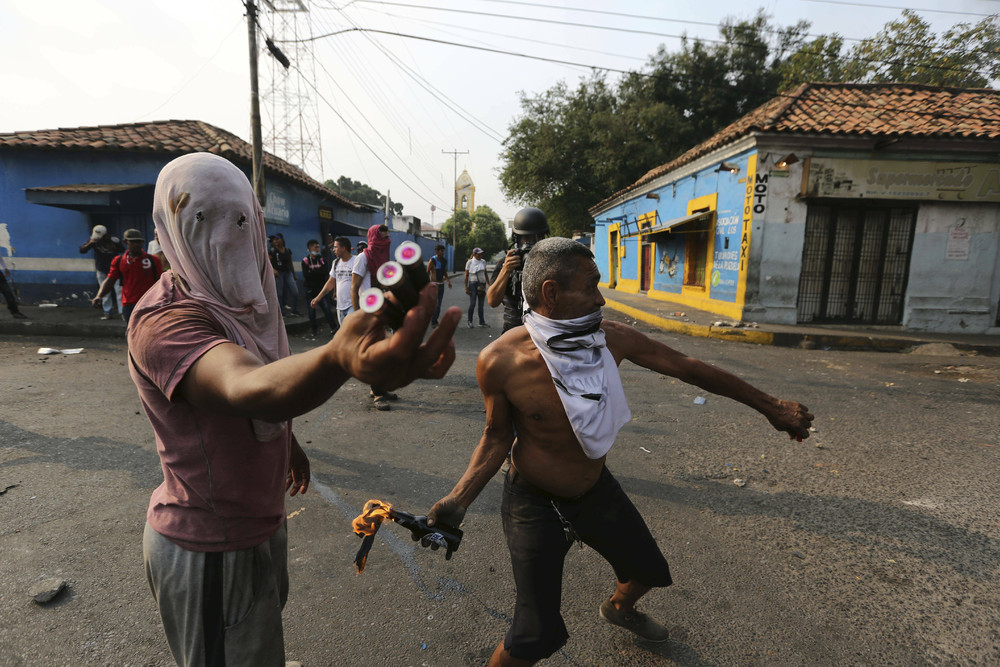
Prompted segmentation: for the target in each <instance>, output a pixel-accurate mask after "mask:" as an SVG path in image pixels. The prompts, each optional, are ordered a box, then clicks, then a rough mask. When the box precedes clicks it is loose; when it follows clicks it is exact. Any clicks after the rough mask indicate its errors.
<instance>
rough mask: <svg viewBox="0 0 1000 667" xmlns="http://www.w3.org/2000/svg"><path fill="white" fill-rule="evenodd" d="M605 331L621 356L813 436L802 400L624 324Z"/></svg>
mask: <svg viewBox="0 0 1000 667" xmlns="http://www.w3.org/2000/svg"><path fill="white" fill-rule="evenodd" d="M604 330H605V331H606V332H607V333H608V334H609V336H608V341H609V346H611V345H613V347H612V348H611V349H612V351H613V352H615V353H616V354H615V356H616V357H618V358H619V359H620V358H625V359H628V360H629V361H631V362H632V363H634V364H638V365H639V366H642V367H643V368H648V369H650V370H653V371H656V372H657V373H662V374H663V375H669V376H671V377H675V378H677V379H678V380H682V381H683V382H687V383H688V384H693V385H695V386H696V387H701V388H702V389H704V390H705V391H710V392H712V393H713V394H718V395H719V396H725V397H727V398H731V399H733V400H734V401H739V402H740V403H743V404H744V405H748V406H750V407H751V408H753V409H754V410H756V411H757V412H759V413H761V414H762V415H764V417H766V418H767V420H768V421H769V422H771V425H772V426H774V428H776V429H778V430H779V431H784V432H785V433H787V434H788V436H789V437H790V438H798V439H799V440H802V439H804V438H808V437H809V425H810V424H812V420H813V415H812V414H811V413H810V412H809V408H807V407H806V406H804V405H802V404H801V403H798V402H797V401H786V400H782V399H778V398H775V397H774V396H771V395H770V394H767V393H765V392H763V391H761V390H760V389H757V388H756V387H754V386H753V385H751V384H750V383H749V382H746V381H744V380H741V379H740V378H738V377H736V376H735V375H733V374H732V373H730V372H728V371H724V370H722V369H721V368H718V367H716V366H712V365H711V364H706V363H705V362H704V361H700V360H698V359H695V358H694V357H689V356H686V355H684V354H681V353H680V352H678V351H677V350H675V349H673V348H671V347H668V346H666V345H664V344H663V343H660V342H659V341H655V340H653V339H652V338H650V337H648V336H646V335H644V334H642V333H640V332H638V331H636V330H635V329H633V328H632V327H629V326H626V325H624V324H620V323H617V322H607V323H605V324H604ZM612 341H614V343H612Z"/></svg>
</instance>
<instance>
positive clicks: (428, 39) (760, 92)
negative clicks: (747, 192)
mask: <svg viewBox="0 0 1000 667" xmlns="http://www.w3.org/2000/svg"><path fill="white" fill-rule="evenodd" d="M345 32H360V33H362V34H364V33H368V32H373V33H378V34H384V35H392V36H394V37H402V38H405V39H416V40H420V41H426V42H433V43H437V44H445V45H447V46H455V47H459V48H464V49H473V50H476V51H486V52H489V53H497V54H501V55H507V56H515V57H518V58H527V59H529V60H540V61H543V62H554V63H559V64H563V65H572V66H575V67H583V68H587V69H590V70H597V71H605V72H615V73H618V74H627V75H632V76H639V77H643V78H648V79H658V78H663V77H664V75H663V74H658V73H656V72H636V71H634V70H623V69H619V68H616V67H607V66H604V65H588V64H586V63H577V62H572V61H568V60H559V59H556V58H546V57H543V56H533V55H529V54H525V53H517V52H515V51H504V50H502V49H493V48H488V47H482V46H474V45H471V44H461V43H458V42H448V41H445V40H440V39H434V38H432V37H422V36H420V35H407V34H405V33H398V32H390V31H387V30H377V29H375V28H345V29H343V30H338V31H336V32H333V33H330V34H327V35H316V36H315V37H312V38H310V39H322V38H324V37H330V36H332V35H339V34H343V33H345ZM674 79H675V80H681V81H686V82H688V83H695V84H698V85H703V86H707V87H709V88H716V89H719V90H727V91H729V90H737V91H740V92H744V93H752V94H758V95H770V96H771V97H772V98H773V97H786V98H789V99H794V98H795V96H793V95H789V94H787V93H780V92H777V91H771V90H763V89H751V88H745V87H741V86H721V85H717V84H711V83H708V82H706V81H704V80H702V79H697V80H694V79H691V78H686V77H674ZM842 104H843V105H844V106H848V107H854V108H861V109H875V110H879V111H906V112H908V113H913V114H918V115H923V116H933V117H939V118H953V119H958V120H971V119H981V118H982V116H981V114H973V115H958V114H942V113H940V112H937V111H920V110H918V109H898V108H893V107H890V106H885V105H875V104H860V103H851V102H844V103H842Z"/></svg>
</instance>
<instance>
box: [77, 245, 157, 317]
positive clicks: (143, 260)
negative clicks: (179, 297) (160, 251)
mask: <svg viewBox="0 0 1000 667" xmlns="http://www.w3.org/2000/svg"><path fill="white" fill-rule="evenodd" d="M124 236H125V245H126V246H127V247H128V250H126V251H125V252H123V253H122V254H120V255H118V256H117V257H115V258H114V259H112V260H111V268H110V269H109V270H108V277H107V278H105V279H104V282H103V283H101V286H100V288H99V289H98V290H97V296H95V297H94V298H93V299H91V304H93V306H94V308H100V307H101V304H102V301H103V300H104V295H106V294H111V291H112V286H113V285H114V284H115V283H116V282H118V281H119V280H120V281H121V285H122V287H121V291H122V300H121V302H119V304H118V305H119V309H120V311H121V314H122V319H123V320H125V326H126V327H127V326H128V321H129V318H130V317H131V316H132V311H133V310H134V309H135V304H137V303H139V299H141V298H142V295H143V294H145V293H146V291H147V290H148V289H149V288H150V287H152V286H153V285H154V284H155V283H156V281H157V280H159V278H160V274H161V273H163V265H162V264H160V258H159V257H157V256H156V255H150V254H149V253H147V252H146V251H145V250H143V249H142V244H143V243H144V242H145V240H146V239H144V238H143V236H142V232H140V231H139V230H138V229H127V230H125V234H124Z"/></svg>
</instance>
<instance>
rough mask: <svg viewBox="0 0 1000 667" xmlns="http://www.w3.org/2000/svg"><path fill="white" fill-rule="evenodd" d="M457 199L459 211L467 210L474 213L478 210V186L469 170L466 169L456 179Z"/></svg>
mask: <svg viewBox="0 0 1000 667" xmlns="http://www.w3.org/2000/svg"><path fill="white" fill-rule="evenodd" d="M455 201H456V202H457V204H458V210H459V211H466V212H467V213H469V215H472V212H473V211H475V210H476V186H475V184H474V183H473V182H472V177H471V176H469V172H468V171H467V170H465V169H463V170H462V175H461V176H459V177H458V180H457V181H455Z"/></svg>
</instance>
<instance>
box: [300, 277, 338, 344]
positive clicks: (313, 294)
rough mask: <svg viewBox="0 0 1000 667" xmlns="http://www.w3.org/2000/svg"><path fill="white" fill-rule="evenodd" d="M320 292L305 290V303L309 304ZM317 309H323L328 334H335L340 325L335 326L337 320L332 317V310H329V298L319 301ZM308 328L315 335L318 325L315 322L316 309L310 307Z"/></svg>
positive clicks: (310, 289)
mask: <svg viewBox="0 0 1000 667" xmlns="http://www.w3.org/2000/svg"><path fill="white" fill-rule="evenodd" d="M319 292H320V290H318V289H312V288H309V287H307V288H306V303H307V304H308V303H311V302H312V300H313V299H315V298H316V297H317V295H319ZM319 307H320V308H322V309H323V317H325V318H326V323H327V324H329V325H330V333H333V332H335V331H336V330H337V329H338V328H339V327H340V325H339V324H337V318H336V317H334V315H333V310H332V309H331V308H330V298H329V296H325V297H323V298H322V299H320V301H319ZM309 326H310V327H312V332H313V334H315V333H316V332H317V330H318V329H319V324H318V323H317V322H316V309H315V308H313V307H312V306H310V307H309Z"/></svg>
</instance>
